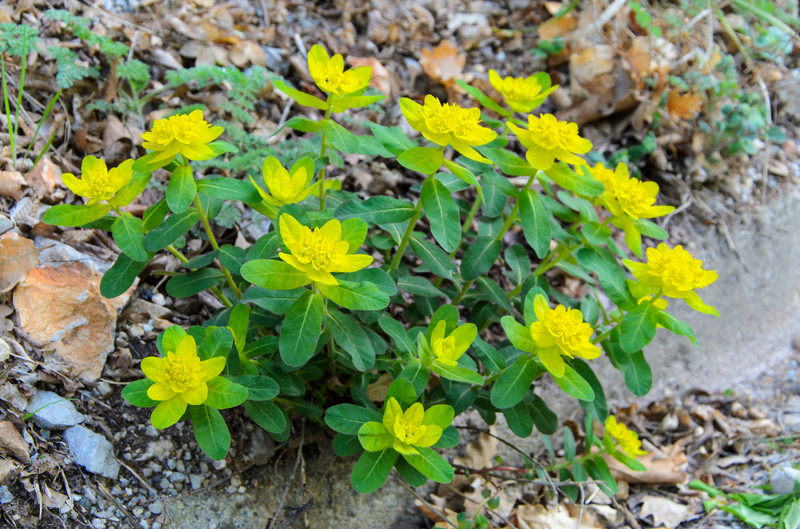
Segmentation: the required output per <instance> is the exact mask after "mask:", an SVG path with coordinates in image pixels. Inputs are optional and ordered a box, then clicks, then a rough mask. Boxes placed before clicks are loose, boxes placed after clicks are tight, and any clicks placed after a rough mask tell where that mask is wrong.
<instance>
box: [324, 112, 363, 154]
mask: <svg viewBox="0 0 800 529" xmlns="http://www.w3.org/2000/svg"><path fill="white" fill-rule="evenodd" d="M319 126H320V128H321V129H322V132H323V133H324V134H325V137H326V138H327V139H328V144H330V145H331V147H333V148H334V149H336V150H337V151H341V152H346V153H354V152H356V151H357V150H358V138H357V137H356V136H354V135H353V134H352V133H351V132H350V131H349V130H347V129H346V128H344V127H342V126H341V125H339V124H338V123H336V122H335V121H333V120H332V119H323V120H322V121H320V123H319Z"/></svg>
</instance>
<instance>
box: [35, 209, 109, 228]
mask: <svg viewBox="0 0 800 529" xmlns="http://www.w3.org/2000/svg"><path fill="white" fill-rule="evenodd" d="M109 211H111V206H109V205H108V204H92V205H91V206H70V205H69V204H61V205H58V206H53V207H52V208H50V209H48V210H47V211H45V213H44V217H43V218H42V220H43V221H44V222H46V223H47V224H52V225H53V226H66V227H70V228H77V227H78V226H83V225H84V224H89V223H90V222H93V221H95V220H97V219H100V218H103V217H104V216H105V215H106V213H108V212H109Z"/></svg>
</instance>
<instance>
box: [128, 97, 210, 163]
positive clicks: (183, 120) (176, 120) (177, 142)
mask: <svg viewBox="0 0 800 529" xmlns="http://www.w3.org/2000/svg"><path fill="white" fill-rule="evenodd" d="M222 133H223V128H222V127H212V126H211V125H210V124H209V123H207V122H206V120H204V119H203V112H202V111H200V110H195V111H193V112H192V113H191V114H179V115H176V116H171V117H169V118H164V119H158V120H156V121H155V123H153V128H152V130H151V131H150V132H145V133H144V134H142V139H143V140H144V143H143V144H142V146H143V147H144V148H145V149H147V150H148V151H152V152H155V153H158V154H157V155H156V156H154V157H153V158H152V159H151V160H150V162H152V163H163V164H164V165H167V164H168V163H170V162H171V161H172V160H174V159H175V157H176V156H177V155H179V154H180V155H181V156H183V157H184V158H187V159H189V160H210V159H211V158H214V156H216V155H215V154H214V151H213V150H212V149H211V147H209V146H208V145H207V144H208V143H210V142H212V141H214V140H216V139H217V138H218V137H219V135H220V134H222Z"/></svg>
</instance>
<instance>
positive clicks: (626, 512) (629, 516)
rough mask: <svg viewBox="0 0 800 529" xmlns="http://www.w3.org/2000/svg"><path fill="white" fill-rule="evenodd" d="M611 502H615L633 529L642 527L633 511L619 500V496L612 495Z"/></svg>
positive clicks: (615, 506)
mask: <svg viewBox="0 0 800 529" xmlns="http://www.w3.org/2000/svg"><path fill="white" fill-rule="evenodd" d="M611 503H613V504H614V508H616V509H617V510H618V511H619V512H621V513H622V516H624V517H625V520H627V522H628V525H630V526H631V529H642V526H641V525H639V522H637V521H636V518H635V517H634V516H633V513H631V511H629V510H628V508H627V507H625V506H624V505H620V503H619V502H618V501H617V498H615V497H614V496H613V495H612V496H611Z"/></svg>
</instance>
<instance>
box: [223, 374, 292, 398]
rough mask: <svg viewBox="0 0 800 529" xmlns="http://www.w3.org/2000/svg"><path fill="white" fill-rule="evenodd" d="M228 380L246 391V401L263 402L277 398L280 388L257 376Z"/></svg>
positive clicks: (267, 378) (272, 382)
mask: <svg viewBox="0 0 800 529" xmlns="http://www.w3.org/2000/svg"><path fill="white" fill-rule="evenodd" d="M228 380H230V381H231V382H233V383H234V384H238V385H239V386H241V387H243V388H245V389H246V390H247V400H252V401H264V400H271V399H274V398H275V397H277V396H278V393H280V391H281V388H280V386H279V385H278V383H277V382H275V381H274V380H272V379H271V378H269V377H264V376H259V375H241V376H238V377H228Z"/></svg>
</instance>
